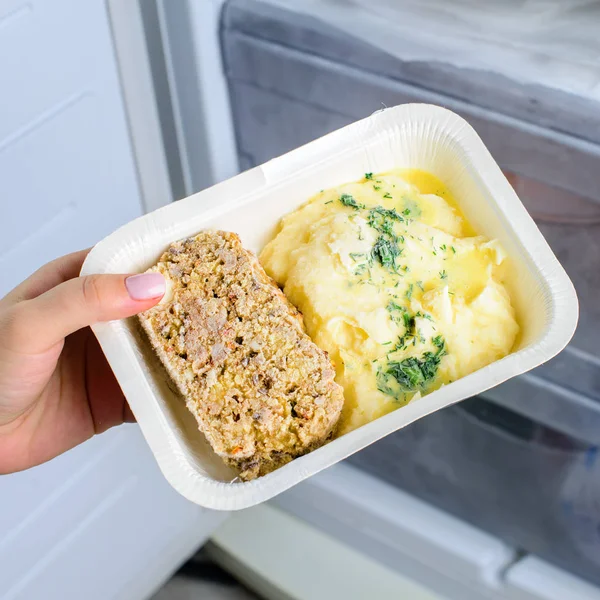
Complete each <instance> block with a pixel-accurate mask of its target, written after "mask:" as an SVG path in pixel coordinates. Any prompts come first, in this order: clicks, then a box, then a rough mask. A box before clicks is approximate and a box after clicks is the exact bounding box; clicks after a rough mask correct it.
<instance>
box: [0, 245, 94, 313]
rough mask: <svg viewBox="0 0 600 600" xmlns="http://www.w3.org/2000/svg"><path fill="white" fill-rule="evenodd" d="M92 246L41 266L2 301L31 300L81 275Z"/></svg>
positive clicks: (8, 302) (12, 302)
mask: <svg viewBox="0 0 600 600" xmlns="http://www.w3.org/2000/svg"><path fill="white" fill-rule="evenodd" d="M89 252H90V248H88V249H86V250H79V251H78V252H73V253H72V254H67V255H66V256H61V257H60V258H57V259H56V260H52V261H50V262H49V263H47V264H45V265H44V266H43V267H40V268H39V269H38V270H37V271H36V272H35V273H33V275H30V276H29V277H28V278H27V279H26V280H25V281H23V283H21V284H19V285H18V286H17V287H16V288H15V289H14V290H12V291H11V292H9V293H8V294H7V295H6V296H5V297H4V298H3V299H2V302H3V303H5V304H16V303H17V302H22V301H23V300H31V299H32V298H37V297H38V296H39V295H41V294H43V293H44V292H47V291H48V290H50V289H52V288H53V287H56V286H57V285H60V284H61V283H63V282H65V281H68V280H69V279H73V278H74V277H77V276H78V275H79V272H80V271H81V267H82V265H83V261H84V260H85V257H86V256H87V255H88V254H89Z"/></svg>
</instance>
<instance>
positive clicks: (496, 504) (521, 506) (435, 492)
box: [350, 398, 600, 584]
mask: <svg viewBox="0 0 600 600" xmlns="http://www.w3.org/2000/svg"><path fill="white" fill-rule="evenodd" d="M596 454H597V449H596V447H595V446H590V445H589V444H587V443H585V442H582V441H580V440H578V439H576V438H574V437H570V436H566V435H564V434H562V433H560V432H559V431H557V430H555V429H551V428H548V427H545V426H543V425H540V424H539V423H537V422H536V421H534V420H532V419H528V418H526V417H523V416H522V415H519V414H517V413H516V412H514V411H510V410H508V409H505V408H503V407H500V406H498V405H496V404H494V403H491V402H489V401H486V400H484V399H483V398H473V399H470V400H466V401H464V402H462V403H461V404H458V405H456V406H454V407H450V408H447V409H445V410H443V411H440V412H438V413H436V414H434V415H431V416H429V417H427V418H426V419H423V420H421V421H420V422H418V423H414V424H413V425H410V426H409V427H407V428H406V429H404V430H402V431H399V432H397V433H394V434H392V435H391V436H389V437H387V438H386V439H383V440H381V441H380V442H378V443H377V444H375V445H373V446H371V447H370V448H366V449H365V450H363V451H362V452H360V453H359V454H357V455H355V456H354V457H352V458H351V459H350V462H351V463H352V464H354V465H355V466H358V467H360V468H362V469H364V470H365V471H368V472H369V473H370V474H373V475H376V476H378V477H380V478H382V479H383V480H384V481H387V482H389V483H391V484H393V485H395V486H397V487H399V488H401V489H403V490H406V491H408V492H409V493H411V494H414V495H415V496H418V497H419V498H422V499H423V500H426V501H427V502H430V503H431V504H433V505H435V506H438V507H439V508H442V509H444V510H446V511H448V512H450V513H452V514H454V515H456V516H458V517H459V518H461V519H464V520H465V521H467V522H469V523H471V524H473V525H475V526H476V527H480V528H481V529H484V530H486V531H489V532H490V533H492V534H493V535H496V536H497V537H499V538H500V539H502V540H504V541H505V542H506V543H508V544H509V545H512V546H515V547H517V548H520V549H522V550H524V551H526V552H530V553H532V554H535V555H538V556H540V557H542V558H544V559H546V560H548V561H550V562H552V563H555V564H557V565H560V566H562V567H564V568H566V569H568V570H570V571H572V572H574V573H577V574H579V575H581V576H583V577H586V578H588V579H590V580H592V581H593V582H595V583H597V584H598V583H600V569H599V567H600V537H598V526H597V521H598V518H599V517H600V514H599V513H598V511H597V509H596V508H595V506H596V505H597V504H598V503H600V485H599V484H600V482H598V483H596V481H597V479H598V469H597V467H596ZM584 522H585V523H588V525H589V530H588V529H585V528H584V527H583V523H584ZM590 531H593V533H592V535H591V538H592V539H591V540H590V539H589V538H590V535H589V534H590Z"/></svg>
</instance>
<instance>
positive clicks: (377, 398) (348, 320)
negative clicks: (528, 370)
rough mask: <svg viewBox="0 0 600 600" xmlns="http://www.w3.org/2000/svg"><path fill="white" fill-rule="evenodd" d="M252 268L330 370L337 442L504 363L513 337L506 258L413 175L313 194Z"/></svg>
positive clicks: (369, 179)
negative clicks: (281, 299) (300, 322)
mask: <svg viewBox="0 0 600 600" xmlns="http://www.w3.org/2000/svg"><path fill="white" fill-rule="evenodd" d="M260 259H261V262H262V264H263V265H264V267H265V269H266V270H267V272H268V274H269V275H271V277H273V278H274V279H275V280H276V281H277V282H278V283H279V284H280V285H281V286H283V288H284V292H285V294H286V295H287V297H288V298H289V299H290V301H291V302H292V303H293V304H295V305H296V306H297V307H298V308H299V309H300V311H301V312H302V313H303V314H304V319H305V324H306V328H307V331H308V333H309V335H310V336H311V337H312V339H313V340H314V341H315V342H316V343H317V344H318V345H319V346H320V347H321V348H323V349H324V350H326V351H328V352H329V353H330V355H331V358H332V359H333V361H334V364H335V365H336V371H337V375H336V380H337V381H338V383H340V384H341V385H342V386H343V388H344V395H345V405H344V410H343V413H342V419H341V421H340V430H339V431H340V433H345V432H347V431H350V430H352V429H355V428H356V427H359V426H360V425H363V424H365V423H368V422H369V421H371V420H373V419H375V418H377V417H380V416H382V415H384V414H386V413H388V412H390V411H392V410H394V409H396V408H398V407H399V406H401V405H403V404H406V403H407V402H409V401H410V400H412V399H413V398H415V397H418V395H419V394H421V395H422V394H425V393H428V392H430V391H432V390H434V389H437V388H439V387H440V386H441V385H443V384H447V383H450V382H452V381H454V380H456V379H458V378H459V377H463V376H464V375H467V374H468V373H471V372H473V371H475V370H477V369H480V368H481V367H484V366H485V365H487V364H489V363H491V362H493V361H495V360H497V359H499V358H501V357H503V356H505V355H506V354H508V353H509V352H510V350H511V348H512V346H513V344H514V342H515V338H516V336H517V334H518V331H519V327H518V325H517V322H516V320H515V314H514V310H513V308H512V306H511V302H510V297H509V295H508V293H507V291H506V289H505V288H504V286H503V285H502V277H503V269H504V264H505V262H506V261H505V255H504V253H503V251H502V248H501V247H500V245H499V244H498V243H497V242H496V241H489V240H487V239H485V238H483V237H481V236H477V235H475V234H474V232H473V231H472V229H471V227H470V226H469V224H468V223H467V221H466V220H465V218H464V217H463V216H462V214H461V213H460V211H459V209H458V207H457V206H456V204H455V202H454V200H453V199H452V197H451V195H450V193H449V192H448V190H447V189H446V188H445V187H444V186H443V185H442V183H441V182H440V181H438V180H437V179H435V178H434V177H433V176H431V175H429V174H427V173H423V172H420V171H393V172H390V173H386V174H381V175H373V174H371V173H367V174H366V175H365V178H364V179H363V180H362V181H360V182H358V183H350V184H346V185H342V186H339V187H337V188H333V189H330V190H324V191H322V192H320V193H319V194H317V195H316V196H315V197H314V198H312V199H311V200H310V201H309V202H308V203H307V204H305V205H304V206H303V207H301V208H300V209H298V210H297V211H295V212H294V213H292V214H290V215H288V216H287V217H285V218H284V219H283V221H282V223H281V226H280V230H279V233H278V234H277V235H276V237H275V238H274V239H273V240H272V241H271V242H270V243H269V244H268V245H267V246H266V247H265V249H264V250H263V252H262V254H261V257H260Z"/></svg>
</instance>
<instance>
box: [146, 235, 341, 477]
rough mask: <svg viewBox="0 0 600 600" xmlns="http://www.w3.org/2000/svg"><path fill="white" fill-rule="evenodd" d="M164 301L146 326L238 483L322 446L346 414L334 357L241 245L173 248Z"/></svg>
mask: <svg viewBox="0 0 600 600" xmlns="http://www.w3.org/2000/svg"><path fill="white" fill-rule="evenodd" d="M152 270H155V271H160V272H161V273H162V274H163V275H164V276H165V277H166V279H167V294H166V296H165V299H163V301H162V302H161V304H159V305H158V306H156V307H154V308H151V309H150V310H148V311H146V312H145V313H142V314H141V315H140V317H139V318H140V322H141V324H142V326H143V328H144V329H145V331H146V332H147V334H148V336H149V338H150V341H151V343H152V346H153V347H154V349H155V351H156V352H157V354H158V356H159V357H160V359H161V361H162V363H163V364H164V366H165V367H166V369H167V371H168V372H169V374H170V375H171V377H172V379H173V381H174V382H175V383H176V385H177V387H178V388H179V390H180V392H181V393H182V394H183V396H184V397H185V399H186V404H187V406H188V408H189V409H190V411H191V412H192V413H193V414H194V416H195V417H196V419H197V421H198V425H199V428H200V430H201V431H202V432H203V433H204V435H205V436H206V438H207V439H208V441H209V442H210V444H211V445H212V447H213V449H214V450H215V452H216V453H217V454H219V455H220V456H221V457H222V458H223V459H224V460H225V462H227V463H228V464H230V465H232V466H234V467H235V468H236V469H237V470H238V471H239V475H240V478H241V479H244V480H249V479H253V478H255V477H258V476H260V475H264V474H266V473H269V472H270V471H273V470H274V469H276V468H278V467H279V466H281V465H283V464H285V463H287V462H289V461H290V460H292V459H293V458H294V457H297V456H300V455H302V454H305V453H306V452H309V451H310V450H312V449H314V448H316V447H318V446H320V445H321V444H323V443H324V442H325V441H326V440H327V438H328V437H329V436H330V435H331V433H332V432H333V429H334V427H335V425H336V424H337V422H338V419H339V416H340V412H341V410H342V404H343V395H342V388H341V387H340V386H339V385H338V384H336V383H335V382H334V375H335V372H334V369H333V366H332V364H331V362H330V360H329V358H328V357H327V353H326V352H324V351H322V350H321V349H319V348H318V347H317V346H316V345H315V344H314V343H313V342H312V340H311V339H310V338H309V337H308V336H307V335H306V334H305V333H304V330H303V325H302V316H301V315H300V313H299V312H298V311H297V310H296V309H295V308H294V307H293V306H292V305H291V304H290V303H289V301H288V300H287V298H286V297H285V296H284V295H283V293H282V292H281V290H280V289H279V288H278V287H277V286H276V285H275V283H274V282H273V281H272V280H271V279H270V278H269V277H268V276H267V274H266V273H265V271H264V269H263V268H262V267H261V265H260V264H259V262H258V260H257V259H256V257H255V256H254V255H253V254H252V253H250V252H248V251H247V250H245V249H244V248H243V247H242V245H241V242H240V239H239V237H238V236H237V235H235V234H233V233H227V232H222V231H218V232H204V233H200V234H199V235H197V236H196V237H194V238H189V239H186V240H183V241H180V242H176V243H174V244H173V245H172V246H171V247H170V248H169V250H168V251H167V252H165V254H163V256H162V257H161V259H160V261H159V262H158V264H157V265H156V267H154V268H153V269H152Z"/></svg>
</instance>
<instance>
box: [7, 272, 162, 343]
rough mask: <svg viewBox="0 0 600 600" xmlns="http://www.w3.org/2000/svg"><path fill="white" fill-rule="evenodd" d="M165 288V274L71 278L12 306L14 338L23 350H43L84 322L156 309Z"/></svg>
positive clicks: (96, 321)
mask: <svg viewBox="0 0 600 600" xmlns="http://www.w3.org/2000/svg"><path fill="white" fill-rule="evenodd" d="M165 289H166V283H165V278H164V277H163V276H162V275H161V274H160V273H142V274H140V275H130V276H128V275H87V276H84V277H77V278H75V279H70V280H69V281H65V282H64V283H61V284H60V285H57V286H56V287H54V288H52V289H50V290H48V291H47V292H45V293H44V294H42V295H40V296H38V297H37V298H34V299H33V300H26V301H24V302H19V303H18V304H16V305H15V306H14V307H13V308H14V313H13V315H12V321H13V333H14V334H17V335H15V336H14V337H13V339H16V342H17V343H18V345H19V348H21V349H22V350H23V351H26V352H32V353H34V352H42V351H44V350H47V349H48V348H50V347H51V346H53V345H54V344H56V343H58V342H60V341H61V340H62V339H63V338H64V337H66V336H67V335H69V334H71V333H74V332H75V331H77V330H78V329H81V328H82V327H86V326H87V325H92V324H94V323H99V322H102V321H112V320H115V319H124V318H125V317H130V316H132V315H134V314H136V313H139V312H142V311H144V310H147V309H149V308H151V307H152V306H154V305H155V304H156V303H157V302H158V301H159V300H160V299H161V298H162V296H163V295H164V293H165ZM15 329H16V331H15Z"/></svg>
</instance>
